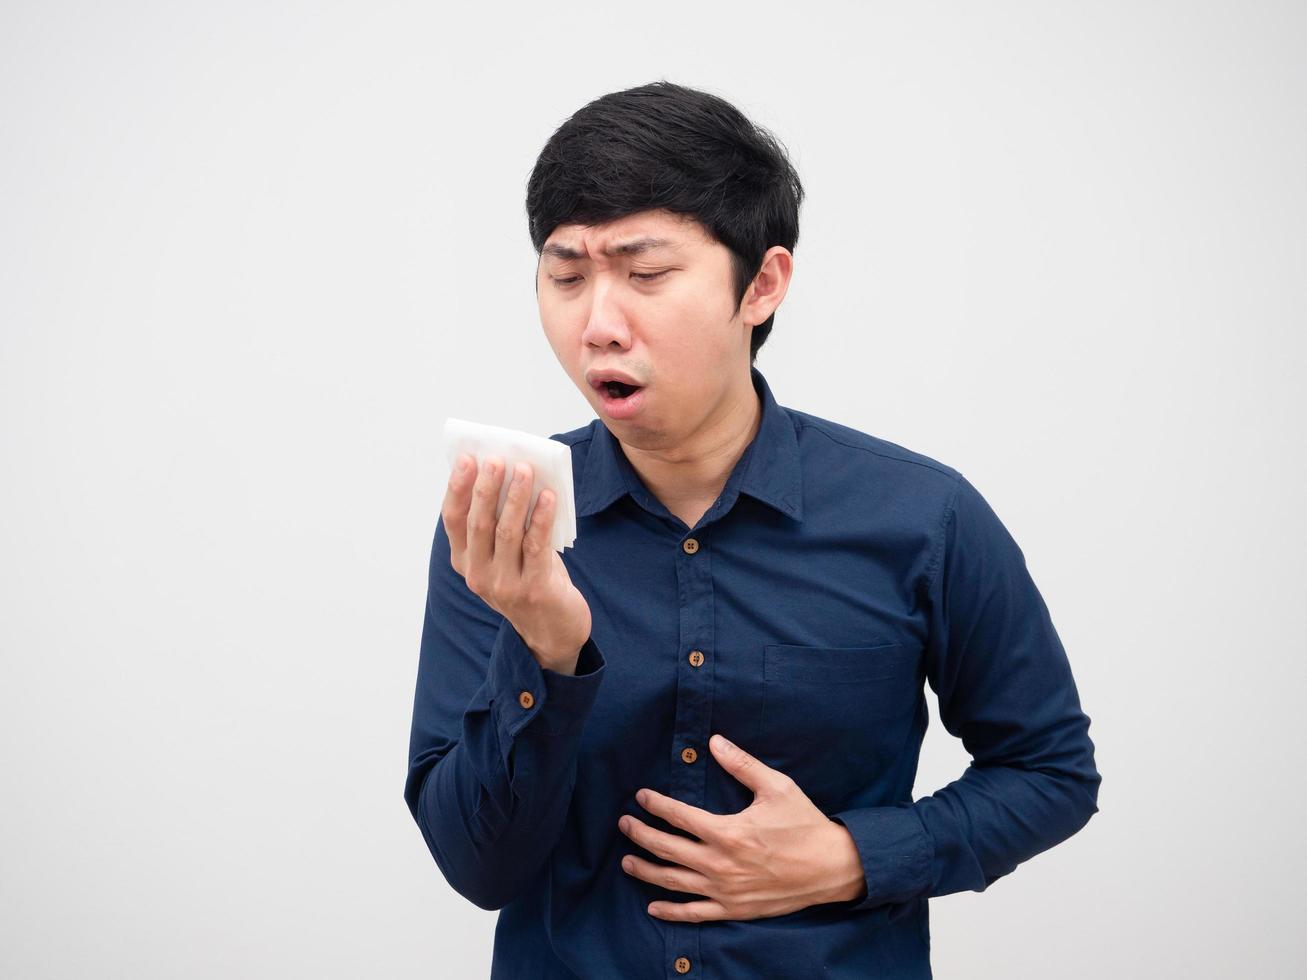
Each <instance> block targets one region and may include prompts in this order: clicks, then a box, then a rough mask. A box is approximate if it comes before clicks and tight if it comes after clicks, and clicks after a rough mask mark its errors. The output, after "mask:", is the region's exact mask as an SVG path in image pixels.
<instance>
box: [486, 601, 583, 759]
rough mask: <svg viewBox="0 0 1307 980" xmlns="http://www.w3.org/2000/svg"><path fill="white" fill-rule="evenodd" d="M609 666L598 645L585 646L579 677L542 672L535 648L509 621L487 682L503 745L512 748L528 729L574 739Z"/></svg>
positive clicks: (500, 635)
mask: <svg viewBox="0 0 1307 980" xmlns="http://www.w3.org/2000/svg"><path fill="white" fill-rule="evenodd" d="M605 665H606V661H605V660H604V655H603V653H601V652H600V650H599V647H598V646H597V645H596V644H595V642H594V637H590V638H588V639H587V640H586V641H585V645H584V646H582V647H581V652H580V654H579V656H578V657H577V661H576V673H575V674H562V673H559V672H558V671H556V670H550V669H549V668H547V667H541V666H540V663H539V661H537V660H536V658H535V655H534V654H533V653H532V652H531V648H530V647H528V646H527V645H526V641H524V640H523V639H522V637H521V635H520V634H519V633H518V632H517V630H516V629H515V628H514V627H513V624H512V623H510V622H509V621H508V620H507V619H504V620H503V622H501V623H500V626H499V632H498V633H497V634H496V635H495V643H494V646H493V647H492V649H491V653H490V665H489V667H488V669H487V679H488V680H489V682H490V696H491V698H492V710H493V712H494V715H495V724H496V726H497V727H498V729H499V733H500V736H501V742H502V743H503V744H511V742H512V740H513V739H515V738H516V737H517V735H518V733H519V732H521V731H522V730H523V729H525V728H526V727H527V726H528V725H530V726H531V728H530V732H528V734H533V733H535V734H542V735H570V734H572V733H573V732H574V731H576V730H577V729H579V728H580V727H581V726H582V725H583V724H584V723H585V720H586V718H587V717H589V714H590V707H591V705H592V704H594V699H595V695H596V694H597V693H598V691H599V685H600V683H602V681H603V679H604V667H605Z"/></svg>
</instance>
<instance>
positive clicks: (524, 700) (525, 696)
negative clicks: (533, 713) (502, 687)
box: [517, 691, 536, 708]
mask: <svg viewBox="0 0 1307 980" xmlns="http://www.w3.org/2000/svg"><path fill="white" fill-rule="evenodd" d="M517 703H518V704H520V705H521V706H522V707H524V708H529V707H531V705H533V704H535V703H536V699H535V698H534V697H533V696H532V694H531V692H530V691H523V692H522V693H521V694H519V695H518V696H517Z"/></svg>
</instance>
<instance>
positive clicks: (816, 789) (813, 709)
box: [754, 643, 922, 813]
mask: <svg viewBox="0 0 1307 980" xmlns="http://www.w3.org/2000/svg"><path fill="white" fill-rule="evenodd" d="M762 653H763V657H762V663H763V667H762V673H763V685H762V692H763V693H762V706H761V718H760V722H761V724H760V735H759V738H758V751H757V752H755V753H754V754H756V755H757V756H758V757H759V758H760V759H762V760H763V761H764V762H765V763H767V765H769V766H772V767H773V768H776V769H780V770H782V771H783V772H785V773H786V774H787V775H789V776H790V777H791V778H793V779H794V780H795V782H797V783H798V784H799V786H800V787H801V788H802V789H803V791H804V792H805V793H806V794H807V795H808V796H809V798H811V799H812V801H813V802H814V803H816V804H817V805H818V806H819V807H820V808H822V809H823V811H824V812H827V813H829V812H831V809H828V808H837V807H839V806H842V805H843V803H844V801H845V800H846V799H848V798H849V797H850V796H851V795H853V794H854V793H857V792H858V791H859V790H863V789H865V788H866V787H868V786H869V785H871V784H872V783H873V782H875V781H876V780H877V779H881V778H884V777H885V776H886V775H887V774H891V773H892V772H893V771H894V769H895V767H896V766H897V764H898V762H899V761H900V755H901V753H902V751H903V750H904V748H905V745H904V742H905V740H906V736H907V734H908V725H909V723H910V722H911V719H912V718H913V715H914V709H915V708H916V706H917V704H918V702H919V701H920V699H921V690H922V689H921V683H922V678H921V674H920V665H921V650H920V649H919V648H918V647H916V646H914V645H910V644H907V643H880V644H876V645H874V646H858V647H828V646H798V645H794V644H788V643H770V644H767V645H765V646H764V647H763V651H762ZM896 789H897V787H891V786H889V785H886V790H887V791H892V790H896ZM909 790H910V787H909Z"/></svg>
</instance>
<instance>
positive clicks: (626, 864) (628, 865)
mask: <svg viewBox="0 0 1307 980" xmlns="http://www.w3.org/2000/svg"><path fill="white" fill-rule="evenodd" d="M633 867H635V862H634V861H632V860H631V859H630V858H629V857H624V858H622V870H624V871H630V870H631V869H632V868H633Z"/></svg>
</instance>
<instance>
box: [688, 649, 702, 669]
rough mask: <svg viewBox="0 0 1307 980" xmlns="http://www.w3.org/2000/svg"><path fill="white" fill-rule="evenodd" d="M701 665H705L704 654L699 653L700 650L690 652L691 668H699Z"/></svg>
mask: <svg viewBox="0 0 1307 980" xmlns="http://www.w3.org/2000/svg"><path fill="white" fill-rule="evenodd" d="M701 663H703V653H702V652H701V651H699V650H691V651H690V666H691V667H698V666H699V665H700V664H701Z"/></svg>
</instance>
